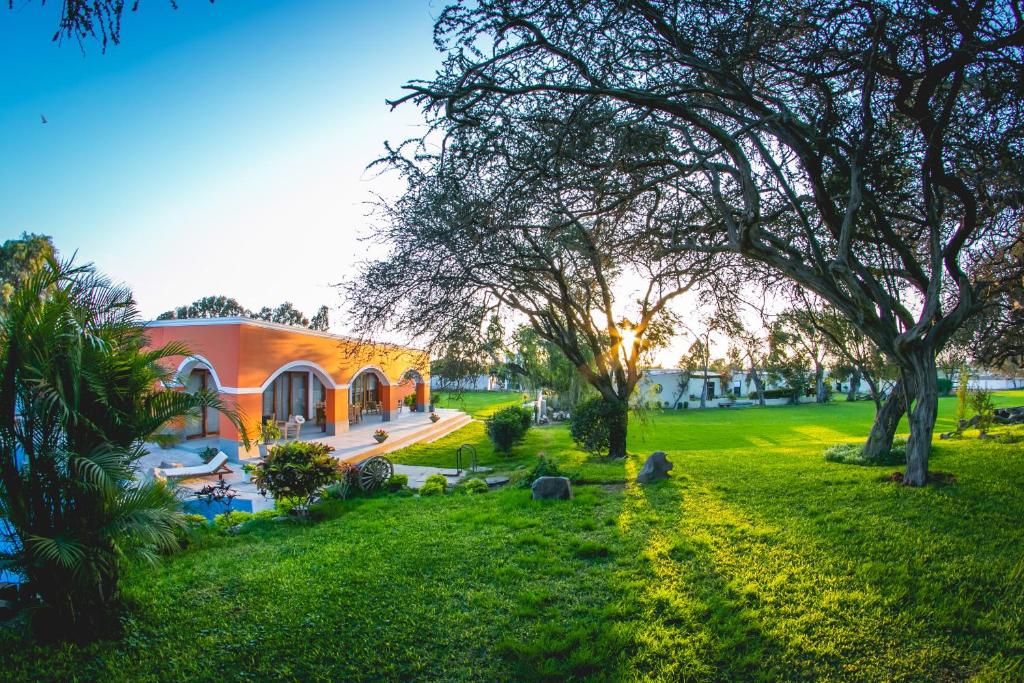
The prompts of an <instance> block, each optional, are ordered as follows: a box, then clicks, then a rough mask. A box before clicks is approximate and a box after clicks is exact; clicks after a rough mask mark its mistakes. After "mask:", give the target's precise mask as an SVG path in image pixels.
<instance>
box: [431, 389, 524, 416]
mask: <svg viewBox="0 0 1024 683" xmlns="http://www.w3.org/2000/svg"><path fill="white" fill-rule="evenodd" d="M431 399H432V400H433V401H434V407H435V408H455V409H457V410H461V411H462V412H464V413H468V414H469V415H472V416H473V417H478V418H481V419H483V418H486V417H487V416H488V415H490V414H491V413H493V412H494V411H496V410H498V409H500V408H504V407H505V406H517V405H520V404H522V402H523V400H524V399H523V394H522V393H521V392H518V391H463V392H461V393H456V392H448V391H436V392H434V393H433V394H432V395H431Z"/></svg>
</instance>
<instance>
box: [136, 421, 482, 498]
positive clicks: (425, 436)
mask: <svg viewBox="0 0 1024 683" xmlns="http://www.w3.org/2000/svg"><path fill="white" fill-rule="evenodd" d="M435 412H436V413H437V415H439V416H440V418H441V419H440V420H438V421H437V422H436V423H434V422H431V421H430V416H429V414H428V413H425V412H402V413H400V414H399V416H398V419H395V420H392V421H390V422H387V423H381V422H379V421H377V420H369V421H366V420H364V421H362V422H359V423H356V424H353V425H352V426H351V427H350V429H349V431H347V432H344V433H342V434H336V435H328V434H325V433H324V432H323V431H322V430H321V429H320V428H319V427H318V426H317V425H316V424H315V423H310V422H307V423H305V424H304V425H302V428H301V430H300V433H299V436H298V437H293V439H292V440H294V439H295V438H297V439H298V440H300V441H317V442H320V443H325V444H327V445H329V446H331V447H332V448H334V456H335V457H336V458H337V459H338V460H340V461H342V462H349V463H352V464H357V463H359V462H362V461H363V460H366V459H367V458H370V457H372V456H374V455H382V454H385V453H390V452H392V451H395V450H398V449H400V448H404V447H406V446H409V445H412V444H414V443H431V442H433V441H435V440H437V439H440V438H441V437H443V436H446V435H448V434H450V433H452V432H454V431H455V430H457V429H459V428H461V427H463V426H465V425H466V424H468V423H469V422H471V421H472V420H471V418H470V417H469V416H468V415H466V414H465V413H463V412H462V411H459V410H452V409H443V408H442V409H437V410H436V411H435ZM381 427H384V428H385V429H386V431H387V432H388V438H387V440H386V441H384V442H383V443H377V442H376V441H375V440H374V438H373V433H374V431H376V430H377V429H380V428H381ZM218 443H219V440H218V438H217V437H213V436H211V437H207V438H202V439H190V440H188V441H186V442H184V443H182V444H180V445H179V446H177V447H175V448H166V449H164V448H159V447H157V446H155V445H153V446H151V447H150V449H149V453H148V455H146V456H144V457H143V458H141V459H140V460H139V463H138V470H139V473H140V475H141V476H143V477H147V478H148V477H152V476H153V470H154V468H157V467H165V466H183V467H190V466H194V465H201V464H203V460H202V458H201V457H200V455H199V454H200V452H201V451H202V450H203V449H205V448H209V447H213V448H217V446H218ZM257 460H258V459H256V458H251V459H243V460H240V461H237V462H231V463H230V464H229V467H230V469H231V470H232V471H231V473H229V474H224V475H216V474H210V475H206V476H201V477H190V478H186V479H180V480H178V483H179V485H180V486H181V487H182V488H183V489H185V490H186V491H192V492H195V491H198V490H200V489H201V488H202V487H204V486H206V485H208V484H212V483H215V482H217V481H218V480H220V479H221V478H223V480H224V481H225V482H227V483H228V484H231V486H232V487H233V488H234V489H235V490H236V491H237V492H238V497H237V498H236V499H235V509H237V510H244V511H247V512H258V511H260V510H266V509H270V508H272V507H273V506H274V502H273V500H271V499H269V498H266V497H264V496H262V495H260V494H259V492H258V491H257V490H256V487H255V486H254V485H253V484H252V482H250V481H249V474H248V473H247V472H246V471H245V469H244V466H245V464H246V463H252V462H256V461H257ZM396 471H399V472H402V473H404V474H408V475H409V479H410V485H412V486H413V487H415V486H416V485H417V484H418V483H419V482H420V480H422V479H425V478H426V477H427V476H429V475H430V474H433V473H435V472H443V470H441V469H440V468H431V467H425V468H424V467H405V466H401V465H399V466H398V467H397V468H396ZM457 478H458V477H453V480H454V479H457ZM200 505H202V504H201V503H200ZM192 509H193V511H201V510H199V509H198V508H197V507H196V506H195V505H192Z"/></svg>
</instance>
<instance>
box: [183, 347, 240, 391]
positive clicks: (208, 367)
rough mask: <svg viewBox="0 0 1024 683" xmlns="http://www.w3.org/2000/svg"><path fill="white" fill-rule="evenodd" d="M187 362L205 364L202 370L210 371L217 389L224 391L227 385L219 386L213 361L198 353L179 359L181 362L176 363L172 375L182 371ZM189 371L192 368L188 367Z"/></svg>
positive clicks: (218, 377) (218, 378)
mask: <svg viewBox="0 0 1024 683" xmlns="http://www.w3.org/2000/svg"><path fill="white" fill-rule="evenodd" d="M189 363H202V364H203V365H205V366H206V367H205V368H204V370H209V371H210V375H211V376H212V377H213V383H214V384H215V385H216V387H217V391H225V390H226V389H227V387H222V386H221V382H220V376H218V375H217V370H215V369H214V367H213V363H211V362H210V361H209V360H207V359H206V358H205V357H203V356H200V355H199V354H193V355H191V356H189V357H188V358H186V359H185V360H183V361H181V363H179V364H178V369H177V370H176V371H175V373H174V375H175V376H178V375H180V374H181V373H182V371H183V370H184V369H185V366H186V365H188V364H189ZM191 371H192V368H189V372H191ZM226 393H228V392H226Z"/></svg>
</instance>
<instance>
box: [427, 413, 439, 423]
mask: <svg viewBox="0 0 1024 683" xmlns="http://www.w3.org/2000/svg"><path fill="white" fill-rule="evenodd" d="M440 419H441V416H440V415H438V414H437V413H431V414H430V421H431V422H437V421H438V420H440Z"/></svg>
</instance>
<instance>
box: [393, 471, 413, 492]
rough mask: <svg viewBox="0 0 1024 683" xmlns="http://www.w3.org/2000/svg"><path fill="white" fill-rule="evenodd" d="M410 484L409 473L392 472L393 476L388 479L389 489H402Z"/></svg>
mask: <svg viewBox="0 0 1024 683" xmlns="http://www.w3.org/2000/svg"><path fill="white" fill-rule="evenodd" d="M408 485H409V475H407V474H392V475H391V478H390V479H388V491H391V492H395V491H400V490H402V489H404V488H405V487H407V486H408Z"/></svg>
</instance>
